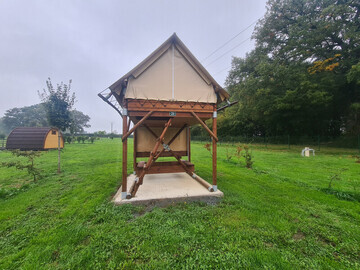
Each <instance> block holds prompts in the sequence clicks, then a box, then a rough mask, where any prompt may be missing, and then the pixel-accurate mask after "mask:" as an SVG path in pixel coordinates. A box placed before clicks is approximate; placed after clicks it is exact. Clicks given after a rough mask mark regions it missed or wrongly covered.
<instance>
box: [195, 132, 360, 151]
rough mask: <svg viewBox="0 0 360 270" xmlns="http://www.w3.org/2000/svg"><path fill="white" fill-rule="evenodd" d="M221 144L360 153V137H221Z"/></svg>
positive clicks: (200, 139) (197, 139)
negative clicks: (341, 150) (324, 149)
mask: <svg viewBox="0 0 360 270" xmlns="http://www.w3.org/2000/svg"><path fill="white" fill-rule="evenodd" d="M191 139H192V140H194V141H204V142H205V141H206V142H207V141H210V137H208V136H206V137H204V136H191ZM219 141H220V143H247V144H251V143H254V144H261V145H264V146H267V145H270V144H271V145H274V144H275V145H276V144H278V145H287V146H288V148H291V146H292V145H302V146H312V147H316V148H317V149H318V150H320V149H321V147H324V146H325V147H339V148H352V149H359V151H360V135H358V136H340V137H335V138H331V137H326V136H291V135H287V136H269V137H268V136H236V137H232V136H219Z"/></svg>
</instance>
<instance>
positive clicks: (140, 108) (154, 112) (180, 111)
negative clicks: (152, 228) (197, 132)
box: [122, 100, 218, 199]
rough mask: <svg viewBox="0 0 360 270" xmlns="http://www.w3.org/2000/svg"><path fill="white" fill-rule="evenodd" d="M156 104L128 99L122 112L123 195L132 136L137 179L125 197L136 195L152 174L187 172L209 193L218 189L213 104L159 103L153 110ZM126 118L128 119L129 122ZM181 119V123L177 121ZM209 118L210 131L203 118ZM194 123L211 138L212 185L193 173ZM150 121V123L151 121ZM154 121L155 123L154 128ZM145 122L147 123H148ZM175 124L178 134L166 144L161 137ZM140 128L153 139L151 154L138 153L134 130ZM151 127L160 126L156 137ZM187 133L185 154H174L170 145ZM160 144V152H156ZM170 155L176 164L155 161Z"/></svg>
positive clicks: (215, 127) (215, 125) (183, 152)
mask: <svg viewBox="0 0 360 270" xmlns="http://www.w3.org/2000/svg"><path fill="white" fill-rule="evenodd" d="M154 104H155V102H153V101H146V100H128V101H127V102H126V103H125V104H124V105H125V106H124V107H125V108H124V109H123V112H122V118H123V136H122V143H123V160H122V170H123V173H122V192H124V193H126V192H127V157H128V153H127V152H128V151H127V149H128V148H127V138H128V137H129V136H130V135H131V134H132V133H134V152H133V164H134V171H135V172H136V175H137V179H136V181H135V183H134V185H133V186H132V187H131V188H130V194H127V196H126V197H127V198H128V199H129V198H131V197H133V196H135V194H136V192H137V190H138V188H139V186H140V185H142V183H143V179H144V176H145V175H146V174H152V173H169V172H186V173H187V174H189V175H190V176H191V177H193V178H194V179H195V180H197V181H198V182H199V183H200V184H202V185H203V186H204V187H206V188H207V189H208V190H209V191H214V189H215V190H216V189H217V172H216V164H217V160H216V157H217V148H216V143H217V141H218V138H217V121H216V119H217V111H216V105H214V104H204V103H180V102H171V101H170V102H169V101H161V102H156V104H157V105H156V108H154ZM128 118H129V119H128ZM179 118H181V121H176V120H177V119H179ZM210 118H212V121H213V122H212V131H211V130H210V129H209V128H208V127H207V125H206V124H205V122H204V120H203V119H210ZM194 120H195V121H196V122H197V123H199V124H201V125H202V126H203V127H204V128H205V130H206V131H207V132H208V133H209V135H210V136H211V138H212V175H213V177H212V185H210V184H209V183H208V182H206V181H204V180H203V179H201V178H200V177H198V176H197V175H196V174H195V173H194V165H193V164H192V163H191V153H190V129H189V127H190V125H191V123H194ZM130 121H132V122H133V123H134V126H133V127H132V128H131V129H130V130H129V123H130ZM151 121H152V122H151ZM154 121H156V122H157V123H156V124H155V125H154ZM146 122H149V123H148V124H147V123H146ZM172 122H177V123H175V126H176V128H177V132H176V133H175V134H174V135H173V136H172V137H171V139H170V140H168V141H167V142H166V141H165V140H164V136H165V134H166V132H167V131H168V129H169V127H170V126H171V125H172ZM140 126H143V127H145V128H146V129H147V130H148V131H149V134H151V135H152V136H153V137H154V138H155V139H156V143H155V145H154V146H153V148H152V151H150V152H139V151H137V132H136V131H137V129H138V128H139V127H140ZM152 126H155V127H158V126H163V129H162V132H161V134H160V135H158V134H156V133H155V132H154V131H153V130H152ZM184 130H186V134H187V136H186V137H187V138H186V140H187V151H173V150H172V149H171V144H172V143H173V142H174V140H175V139H176V138H177V137H178V136H179V135H180V134H181V132H183V131H184ZM160 145H162V146H163V147H162V149H161V150H159V147H160ZM169 156H172V157H174V158H175V159H176V161H175V162H171V161H170V162H169V161H165V162H157V160H158V158H159V157H169ZM182 156H187V157H188V160H187V161H184V160H182V159H181V157H182ZM140 157H148V161H147V162H146V163H145V162H144V161H140V162H137V158H140Z"/></svg>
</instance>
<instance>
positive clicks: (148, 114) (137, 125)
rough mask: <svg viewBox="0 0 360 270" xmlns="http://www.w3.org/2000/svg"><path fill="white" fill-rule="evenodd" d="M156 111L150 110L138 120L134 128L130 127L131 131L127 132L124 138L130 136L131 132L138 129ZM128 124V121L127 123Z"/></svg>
mask: <svg viewBox="0 0 360 270" xmlns="http://www.w3.org/2000/svg"><path fill="white" fill-rule="evenodd" d="M153 112H154V111H150V112H148V113H147V114H146V115H145V116H144V117H143V118H142V119H141V120H140V121H139V122H137V123H136V124H135V125H134V126H133V128H132V129H130V130H129V131H127V132H126V134H125V135H124V134H123V137H122V140H123V141H124V140H126V139H127V137H129V136H130V135H131V133H133V132H134V130H136V129H137V128H138V127H139V126H140V125H141V124H142V123H143V122H144V121H145V120H146V119H147V118H148V117H149V116H150V115H151V114H152V113H153ZM126 124H127V123H126Z"/></svg>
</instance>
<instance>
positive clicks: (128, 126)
mask: <svg viewBox="0 0 360 270" xmlns="http://www.w3.org/2000/svg"><path fill="white" fill-rule="evenodd" d="M130 123H131V120H130V117H129V121H128V124H127V131H126V133H128V132H129V129H130Z"/></svg>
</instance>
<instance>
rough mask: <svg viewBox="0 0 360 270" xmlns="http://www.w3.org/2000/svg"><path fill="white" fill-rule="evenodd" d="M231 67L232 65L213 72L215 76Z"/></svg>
mask: <svg viewBox="0 0 360 270" xmlns="http://www.w3.org/2000/svg"><path fill="white" fill-rule="evenodd" d="M229 68H231V66H229V67H227V68H224V69H222V70H220V71H218V72H216V73H215V74H213V76H215V75H218V74H219V73H221V72H223V71H225V70H227V69H229Z"/></svg>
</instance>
